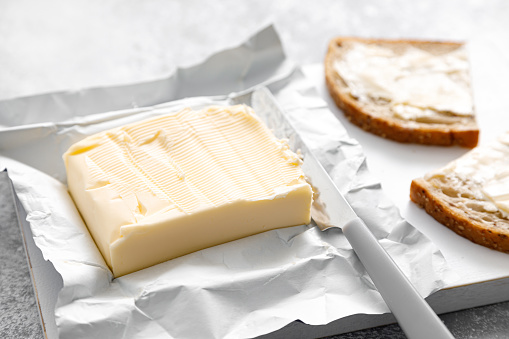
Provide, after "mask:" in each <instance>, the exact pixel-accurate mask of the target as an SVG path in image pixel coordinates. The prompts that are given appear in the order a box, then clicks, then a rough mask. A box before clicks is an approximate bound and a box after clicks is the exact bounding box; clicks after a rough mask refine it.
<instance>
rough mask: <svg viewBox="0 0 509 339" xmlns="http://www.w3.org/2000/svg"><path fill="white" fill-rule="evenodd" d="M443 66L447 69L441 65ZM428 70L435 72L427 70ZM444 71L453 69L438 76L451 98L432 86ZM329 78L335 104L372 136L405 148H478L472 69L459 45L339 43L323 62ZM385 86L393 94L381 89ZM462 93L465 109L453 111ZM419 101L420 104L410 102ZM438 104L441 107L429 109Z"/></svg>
mask: <svg viewBox="0 0 509 339" xmlns="http://www.w3.org/2000/svg"><path fill="white" fill-rule="evenodd" d="M359 46H360V47H359ZM363 46H364V47H363ZM362 48H364V52H362V51H363V49H362ZM359 51H361V52H359ZM460 53H463V54H460ZM457 57H459V59H458V58H457ZM401 58H403V59H401ZM453 58H457V59H456V60H454V59H453ZM451 60H452V61H451ZM409 61H410V65H408V62H409ZM421 61H422V63H421ZM441 61H443V62H444V64H442V65H439V66H437V65H438V62H441ZM430 65H431V72H430V69H429V68H427V67H428V66H430ZM378 66H381V67H378ZM408 66H410V67H408ZM458 66H459V67H458ZM433 67H435V68H433ZM437 67H438V68H437ZM444 67H452V68H453V72H449V71H448V70H445V71H443V72H442V74H440V75H439V77H440V79H443V76H444V75H446V76H447V77H448V79H445V81H446V82H447V84H448V85H452V87H454V88H446V87H445V90H446V91H451V90H452V92H450V93H452V94H453V95H451V96H450V97H448V95H447V93H448V92H444V91H441V90H438V92H437V88H442V89H443V88H444V86H443V85H444V84H443V83H442V84H439V85H438V86H435V85H433V84H432V83H430V82H429V81H428V80H432V79H436V78H433V76H434V75H437V72H436V71H437V69H439V70H443V69H444ZM398 68H399V69H400V72H402V73H400V74H399V75H397V74H396V73H394V72H393V71H394V70H395V69H398ZM460 71H461V73H459V72H460ZM356 72H360V73H356ZM391 72H392V73H391ZM412 72H413V73H412ZM423 72H428V73H427V74H424V73H423ZM448 72H449V73H448ZM454 72H457V73H454ZM340 73H341V74H340ZM402 74H403V77H401V75H402ZM408 74H410V76H408ZM450 74H453V75H452V76H449V75H450ZM345 75H346V76H345ZM386 75H387V76H386ZM391 77H393V78H391ZM325 79H326V84H327V87H328V89H329V92H330V94H331V96H332V98H333V99H334V101H335V103H336V105H337V106H338V107H339V108H340V109H341V110H342V111H343V112H344V114H345V115H346V117H347V118H348V119H349V120H350V121H351V122H352V123H354V124H356V125H358V126H359V127H361V128H363V129H364V130H366V131H368V132H371V133H373V134H376V135H379V136H382V137H384V138H387V139H392V140H395V141H399V142H403V143H417V144H427V145H441V146H451V145H459V146H463V147H469V148H472V147H475V146H476V145H477V142H478V136H479V129H478V127H477V123H476V120H475V114H474V108H473V104H472V101H473V99H472V92H471V86H470V75H469V65H468V60H467V57H466V52H465V50H464V45H463V44H461V43H454V42H432V41H415V40H380V39H362V38H351V37H350V38H349V37H339V38H335V39H333V40H332V41H331V42H330V44H329V49H328V52H327V55H326V57H325ZM389 79H395V82H392V83H391V81H392V80H389ZM401 79H403V81H405V82H401ZM409 80H412V81H413V82H410V81H409ZM359 81H360V83H359ZM433 81H434V80H433ZM406 84H410V86H407V85H406ZM386 85H388V86H390V87H389V89H390V91H388V90H387V88H383V86H386ZM394 86H399V88H401V92H402V93H397V90H396V89H397V88H398V87H394ZM430 89H431V91H430ZM403 92H408V93H406V94H405V93H403ZM387 93H389V94H390V95H392V99H391V97H389V98H388V96H387ZM409 93H410V94H409ZM458 94H459V96H460V97H461V100H463V101H462V102H463V104H461V103H460V104H461V105H462V107H460V109H459V110H456V111H455V106H454V100H459V99H458ZM416 96H417V97H418V98H417V99H418V100H417V101H420V102H412V101H413V99H414V97H416ZM394 98H398V99H397V100H394ZM407 99H411V101H407ZM439 99H440V100H441V102H440V103H439V105H438V106H437V105H436V104H434V106H433V107H429V106H426V105H427V104H429V102H430V101H431V102H432V103H433V102H437V100H439ZM468 100H470V101H468ZM468 102H470V103H471V104H470V106H469V105H468ZM465 103H466V104H467V105H465ZM451 107H452V108H453V109H452V110H451ZM465 107H466V108H465ZM401 109H403V110H404V112H401ZM468 109H469V110H470V111H469V112H467V111H466V110H468ZM414 113H415V114H414Z"/></svg>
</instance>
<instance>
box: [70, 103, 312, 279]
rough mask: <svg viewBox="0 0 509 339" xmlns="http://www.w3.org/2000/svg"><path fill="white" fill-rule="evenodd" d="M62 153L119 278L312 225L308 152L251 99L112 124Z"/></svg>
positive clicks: (74, 192)
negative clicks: (298, 149) (283, 136)
mask: <svg viewBox="0 0 509 339" xmlns="http://www.w3.org/2000/svg"><path fill="white" fill-rule="evenodd" d="M63 158H64V161H65V165H66V170H67V183H68V187H69V191H70V193H71V196H72V198H73V200H74V202H75V204H76V206H77V207H78V210H79V211H80V213H81V215H82V217H83V219H84V221H85V223H86V225H87V227H88V229H89V231H90V233H91V235H92V237H93V239H94V241H95V243H96V245H97V247H98V248H99V250H100V252H101V253H102V255H103V257H104V259H105V261H106V263H107V264H108V266H109V267H110V269H111V270H112V272H113V275H114V276H115V277H119V276H122V275H125V274H128V273H131V272H135V271H138V270H140V269H143V268H146V267H149V266H152V265H155V264H158V263H161V262H164V261H167V260H170V259H173V258H176V257H179V256H182V255H185V254H188V253H191V252H194V251H198V250H201V249H205V248H207V247H211V246H215V245H219V244H222V243H225V242H229V241H232V240H235V239H239V238H242V237H246V236H249V235H253V234H256V233H260V232H264V231H268V230H272V229H276V228H282V227H288V226H295V225H302V224H307V223H309V222H310V208H311V204H312V189H311V187H310V185H309V184H308V183H307V182H306V178H305V175H304V173H303V171H302V169H301V168H300V164H301V160H300V158H299V157H298V155H297V154H295V153H294V152H292V151H291V150H290V149H289V147H288V144H287V143H286V141H285V140H279V139H277V138H276V137H275V136H274V135H273V134H272V133H271V131H270V130H269V129H268V128H267V127H266V126H265V125H264V123H263V122H262V121H261V120H260V119H259V118H258V117H257V116H256V114H255V113H254V111H253V110H252V109H251V108H250V107H248V106H245V105H237V106H211V107H207V108H204V109H201V110H191V109H185V110H182V111H179V112H173V113H169V114H167V115H164V116H160V117H156V118H152V119H149V120H145V121H141V122H137V123H133V124H130V125H126V126H123V127H119V128H115V129H112V130H108V131H104V132H101V133H98V134H95V135H92V136H89V137H87V138H85V139H83V140H81V141H79V142H78V143H76V144H74V145H72V146H71V147H70V148H69V150H68V151H67V152H66V153H65V154H64V155H63Z"/></svg>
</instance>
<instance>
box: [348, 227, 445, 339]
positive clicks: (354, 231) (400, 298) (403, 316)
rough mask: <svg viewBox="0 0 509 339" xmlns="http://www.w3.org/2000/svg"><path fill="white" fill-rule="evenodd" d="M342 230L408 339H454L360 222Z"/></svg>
mask: <svg viewBox="0 0 509 339" xmlns="http://www.w3.org/2000/svg"><path fill="white" fill-rule="evenodd" d="M342 229H343V234H344V235H345V236H346V238H347V239H348V241H349V242H350V244H351V245H352V248H353V249H354V251H355V253H356V254H357V256H358V257H359V259H360V260H361V262H362V264H363V265H364V267H365V268H366V271H367V272H368V274H369V276H370V277H371V279H372V280H373V282H374V283H375V286H376V288H377V289H378V291H379V292H380V294H381V295H382V297H383V299H384V300H385V302H386V304H387V306H389V308H390V310H391V311H392V313H393V314H394V316H395V317H396V319H397V320H398V323H399V325H400V326H401V328H402V329H403V331H404V332H405V334H406V335H407V337H408V338H411V339H429V338H434V339H441V338H454V337H453V336H452V334H451V332H449V330H448V329H447V327H445V325H444V324H443V323H442V321H441V320H440V318H439V317H438V316H437V315H436V314H435V312H434V311H433V310H432V309H431V307H430V306H429V305H428V303H427V302H426V301H425V300H424V299H423V298H422V297H421V295H420V294H419V292H417V290H416V289H415V287H414V286H413V285H412V283H411V282H410V281H409V280H408V278H407V277H406V276H405V275H404V274H403V272H402V271H401V270H400V269H399V267H398V266H397V265H396V263H395V262H394V261H393V260H392V258H391V257H390V256H389V254H388V253H387V252H386V251H385V249H384V248H383V247H382V245H380V243H379V242H378V240H377V239H376V238H375V236H374V235H373V233H371V231H370V230H369V229H368V227H367V226H366V224H364V222H363V221H362V220H361V219H360V218H357V219H354V220H352V221H350V222H348V223H347V224H346V225H345V226H343V227H342Z"/></svg>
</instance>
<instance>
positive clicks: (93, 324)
mask: <svg viewBox="0 0 509 339" xmlns="http://www.w3.org/2000/svg"><path fill="white" fill-rule="evenodd" d="M236 65H237V66H236ZM264 65H268V67H267V68H265V67H264ZM262 82H263V83H264V84H265V85H267V86H268V87H269V89H270V90H271V91H272V92H273V93H274V95H275V97H276V99H277V101H278V103H279V105H280V106H281V107H282V108H283V109H284V110H285V111H286V113H287V114H288V115H289V117H290V118H291V120H292V121H293V123H294V125H295V126H296V128H297V129H298V130H299V132H300V133H301V135H302V137H303V138H304V140H305V141H306V142H307V143H308V145H309V146H310V148H311V149H312V150H313V151H314V153H315V155H316V156H317V157H318V159H319V160H320V162H321V163H322V164H323V165H324V167H325V169H326V170H327V171H328V173H329V174H330V175H331V177H332V179H333V180H334V181H335V183H336V185H337V186H338V187H339V188H340V190H341V191H342V192H343V193H344V194H345V196H346V198H347V200H349V202H350V203H351V204H352V206H353V208H354V209H355V210H356V212H357V213H358V214H359V216H361V217H362V218H363V219H364V220H365V222H366V223H367V224H368V226H369V227H370V228H371V229H372V230H373V232H374V234H375V235H376V236H377V237H378V238H379V239H380V242H381V243H382V244H383V245H384V247H385V248H386V249H387V250H388V251H389V253H390V254H391V255H392V256H393V258H394V259H395V261H396V262H397V263H398V264H399V265H400V267H401V269H402V270H403V271H404V272H405V273H406V274H407V276H408V277H409V278H410V280H411V281H412V282H413V283H414V285H415V286H416V288H417V289H418V290H419V292H420V293H421V294H422V295H424V296H427V295H429V294H431V293H432V292H434V291H436V290H438V289H440V288H441V287H443V286H444V285H445V284H446V282H445V280H446V279H448V277H449V271H448V268H447V265H446V263H445V260H444V259H443V256H442V255H441V253H440V252H439V251H438V249H437V248H436V247H435V246H434V245H433V244H432V243H431V242H430V241H429V240H428V239H427V238H426V237H424V236H423V235H422V234H421V233H420V232H418V231H417V230H416V229H415V228H413V227H412V226H411V225H409V224H408V223H407V222H405V221H404V220H403V219H402V218H401V217H400V215H399V212H398V210H397V208H396V207H395V206H394V204H392V203H391V202H390V201H389V200H388V199H387V198H386V197H385V195H384V193H383V191H382V189H381V187H380V184H379V183H378V182H377V180H375V179H374V178H373V177H371V176H370V174H369V172H368V170H367V166H366V159H365V157H364V155H363V152H362V149H361V147H360V146H359V144H358V143H357V142H356V141H355V140H353V139H351V138H350V137H349V136H348V135H347V133H346V131H345V129H344V128H343V126H342V125H341V124H340V123H339V121H338V120H337V119H336V118H335V117H334V115H333V114H332V113H331V112H330V111H329V110H328V108H327V105H326V104H325V102H324V101H323V100H322V99H320V98H319V96H318V95H317V93H316V91H315V90H314V88H313V87H312V85H311V83H310V81H308V80H307V79H306V78H305V77H304V76H303V74H302V72H301V71H300V69H298V68H294V67H292V66H291V65H290V64H289V63H288V62H286V61H285V59H284V54H283V53H282V49H281V45H280V43H279V39H278V38H277V35H276V34H275V32H274V31H273V29H272V28H271V27H269V28H268V29H266V30H264V31H262V32H261V33H260V34H258V35H257V36H255V37H253V38H252V39H250V40H249V41H247V42H246V43H245V44H243V45H242V46H239V47H237V48H233V49H231V50H227V51H223V52H221V53H219V54H218V55H215V56H213V57H212V58H210V59H209V60H208V61H206V62H204V63H202V64H200V65H197V66H194V67H191V68H188V69H182V70H178V71H177V72H176V73H174V74H173V75H172V76H170V77H169V78H167V79H162V80H160V81H157V82H152V83H145V84H136V85H131V86H122V87H115V88H104V89H102V88H96V89H93V90H91V91H83V92H79V93H55V94H48V95H42V96H37V97H31V98H24V99H16V100H13V101H9V102H3V103H0V106H2V107H4V108H5V107H8V108H9V111H10V112H12V117H13V118H12V119H13V120H14V121H12V122H10V121H4V122H3V124H4V125H8V126H12V127H9V128H5V129H3V130H1V131H0V147H1V154H2V155H3V156H2V157H0V166H2V167H6V168H7V170H8V172H9V176H10V177H11V179H12V180H13V183H14V186H15V190H16V193H17V194H18V196H19V198H20V200H21V202H22V204H23V206H24V208H25V209H26V211H27V214H28V216H27V220H28V221H29V222H30V226H31V229H32V232H33V235H34V239H35V242H36V244H37V246H38V247H39V248H40V249H41V251H42V253H43V255H44V258H45V259H47V260H50V261H51V262H52V264H53V265H54V267H55V269H56V270H57V271H58V273H59V274H60V275H61V277H62V280H63V285H64V286H63V289H62V290H61V292H60V294H59V297H58V300H57V305H56V310H55V313H56V322H57V327H58V334H59V336H60V337H61V338H94V337H98V338H103V337H104V338H202V337H207V338H239V337H254V336H258V335H262V334H266V333H270V332H272V331H275V330H277V329H279V328H281V327H283V326H285V325H287V324H289V323H291V322H292V321H295V320H301V321H303V322H305V323H308V324H313V325H322V324H327V323H329V322H331V321H333V320H335V319H339V318H342V317H346V316H349V315H352V314H357V313H366V314H376V313H385V312H388V309H387V307H386V305H385V303H384V302H383V300H382V299H381V297H380V295H379V293H378V292H377V291H376V290H375V289H374V286H373V284H372V282H371V280H370V278H369V276H368V275H367V274H366V272H365V270H364V268H363V267H362V265H361V264H360V262H359V261H358V259H357V257H356V256H355V254H354V253H353V251H352V249H351V247H350V246H349V244H348V243H347V241H346V239H345V238H344V237H343V235H342V234H341V232H340V231H338V230H332V231H328V232H320V231H319V229H318V228H317V227H314V226H313V225H307V226H298V227H292V228H286V229H281V230H275V231H270V232H266V233H262V234H259V235H255V236H252V237H248V238H245V239H241V240H238V241H234V242H230V243H227V244H223V245H220V246H216V247H213V248H209V249H205V250H202V251H199V252H195V253H192V254H190V255H186V256H184V257H180V258H177V259H174V260H171V261H168V262H166V263H162V264H159V265H156V266H153V267H151V268H148V269H145V270H142V271H139V272H136V273H133V274H129V275H126V276H123V277H121V278H117V279H114V280H112V276H111V273H110V272H109V270H108V268H107V266H106V265H105V263H104V260H103V259H102V257H101V255H100V254H99V251H98V250H97V248H96V247H95V245H94V243H93V241H92V239H91V237H90V235H89V234H88V232H87V231H86V227H85V225H84V223H83V221H82V220H81V218H80V216H79V213H78V211H77V210H76V208H75V207H74V204H73V202H72V199H71V198H70V196H69V195H68V193H67V190H66V186H65V170H64V166H63V162H62V160H61V156H62V154H63V152H65V150H66V149H67V148H68V147H69V146H70V145H71V144H72V143H74V142H75V141H77V140H80V139H81V138H83V137H85V136H87V135H90V134H93V133H96V132H98V131H101V130H104V129H109V128H112V127H115V126H120V125H123V124H126V123H129V122H133V121H137V120H141V119H144V118H148V117H151V116H155V115H158V114H165V113H166V112H170V111H174V110H178V109H180V108H183V107H192V108H198V107H203V106H206V105H209V104H219V105H226V104H229V103H231V102H235V101H236V98H237V95H236V94H230V95H225V96H215V97H196V96H197V95H203V94H219V93H229V92H231V91H242V90H245V89H246V88H248V87H249V86H251V85H254V84H257V83H262ZM168 84H171V86H170V85H168ZM195 85H196V86H195ZM216 85H217V87H216ZM172 86H173V87H172ZM139 93H141V94H139ZM144 93H148V94H147V95H148V97H149V98H148V99H147V100H145V99H146V98H145V97H144V95H143V94H144ZM138 94H139V95H138ZM182 97H189V98H186V99H181V100H176V101H172V102H169V103H166V104H161V105H157V106H153V107H147V108H134V109H127V110H124V111H117V112H110V113H97V112H101V111H105V110H107V109H109V108H112V107H113V108H114V109H119V108H127V107H129V106H131V105H133V106H139V103H140V102H141V103H143V104H145V103H146V102H147V101H149V102H151V103H158V102H161V101H165V100H175V99H179V98H182ZM41 112H44V113H45V118H46V120H48V121H54V122H39V121H37V119H38V118H37V117H38V116H41V114H38V113H41ZM24 113H26V114H24ZM92 113H97V114H92ZM61 118H71V119H70V120H66V121H64V122H55V121H59V120H60V119H61ZM7 120H8V119H7Z"/></svg>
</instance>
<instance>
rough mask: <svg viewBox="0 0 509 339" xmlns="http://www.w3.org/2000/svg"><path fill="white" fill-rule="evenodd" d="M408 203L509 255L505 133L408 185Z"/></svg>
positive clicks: (508, 169) (507, 141) (508, 141)
mask: <svg viewBox="0 0 509 339" xmlns="http://www.w3.org/2000/svg"><path fill="white" fill-rule="evenodd" d="M410 198H411V200H412V201H413V202H415V203H416V204H418V205H419V206H420V207H423V208H424V209H425V210H426V212H427V213H428V214H430V215H431V216H433V217H434V218H435V219H436V220H438V221H439V222H440V223H442V224H444V225H445V226H447V227H449V228H450V229H451V230H453V231H454V232H456V233H457V234H459V235H461V236H463V237H465V238H467V239H469V240H471V241H473V242H475V243H477V244H479V245H483V246H486V247H489V248H492V249H495V250H498V251H501V252H506V253H509V132H507V133H506V134H504V135H503V136H502V137H501V138H499V139H498V140H496V141H495V142H493V143H491V144H488V145H485V146H478V147H476V148H474V149H473V150H471V151H470V152H468V153H466V154H465V155H463V156H462V157H460V158H458V159H456V160H455V161H452V162H451V163H449V164H448V165H446V166H445V167H443V168H441V169H438V170H436V171H433V172H430V173H428V174H426V175H425V176H424V177H423V178H418V179H415V180H413V181H412V184H411V187H410Z"/></svg>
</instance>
